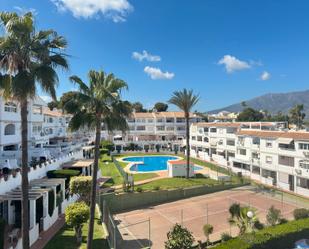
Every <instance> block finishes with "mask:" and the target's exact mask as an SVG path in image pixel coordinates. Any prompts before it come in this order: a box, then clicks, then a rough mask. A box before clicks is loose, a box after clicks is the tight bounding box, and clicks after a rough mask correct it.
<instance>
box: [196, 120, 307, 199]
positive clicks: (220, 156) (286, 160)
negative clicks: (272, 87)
mask: <svg viewBox="0 0 309 249" xmlns="http://www.w3.org/2000/svg"><path fill="white" fill-rule="evenodd" d="M285 128H286V124H285V123H276V122H275V123H272V122H253V123H246V122H244V123H237V122H235V123H197V124H192V125H191V129H190V130H191V137H190V142H191V154H192V156H194V157H198V158H201V159H203V160H208V161H214V162H216V163H218V164H220V165H221V166H224V167H227V168H230V169H231V170H232V171H233V172H236V173H238V172H241V173H242V174H243V175H246V176H248V177H251V178H252V179H254V180H256V181H258V182H261V183H263V184H267V185H271V186H275V187H278V188H280V189H282V190H285V191H290V192H293V193H296V194H299V195H303V196H307V197H308V196H309V132H305V131H289V130H287V129H285Z"/></svg>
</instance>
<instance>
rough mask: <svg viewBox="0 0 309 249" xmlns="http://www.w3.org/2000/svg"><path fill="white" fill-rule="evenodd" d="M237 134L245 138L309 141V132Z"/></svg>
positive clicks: (244, 132)
mask: <svg viewBox="0 0 309 249" xmlns="http://www.w3.org/2000/svg"><path fill="white" fill-rule="evenodd" d="M236 134H237V135H244V136H254V137H261V138H292V139H294V140H309V132H305V131H257V130H240V131H238V132H237V133H236Z"/></svg>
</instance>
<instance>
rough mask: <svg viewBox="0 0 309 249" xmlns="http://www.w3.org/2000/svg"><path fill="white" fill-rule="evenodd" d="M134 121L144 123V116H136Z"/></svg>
mask: <svg viewBox="0 0 309 249" xmlns="http://www.w3.org/2000/svg"><path fill="white" fill-rule="evenodd" d="M136 123H145V119H144V118H138V119H136Z"/></svg>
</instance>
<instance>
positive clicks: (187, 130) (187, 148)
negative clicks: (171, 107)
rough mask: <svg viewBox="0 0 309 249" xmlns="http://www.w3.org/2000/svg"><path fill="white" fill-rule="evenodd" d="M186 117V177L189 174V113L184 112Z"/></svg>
mask: <svg viewBox="0 0 309 249" xmlns="http://www.w3.org/2000/svg"><path fill="white" fill-rule="evenodd" d="M185 118H186V152H187V153H186V154H187V155H186V156H187V176H186V177H187V178H189V176H190V141H189V140H190V126H189V113H185Z"/></svg>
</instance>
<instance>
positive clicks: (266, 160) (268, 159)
mask: <svg viewBox="0 0 309 249" xmlns="http://www.w3.org/2000/svg"><path fill="white" fill-rule="evenodd" d="M265 162H266V163H267V164H272V163H273V157H272V156H266V158H265Z"/></svg>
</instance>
